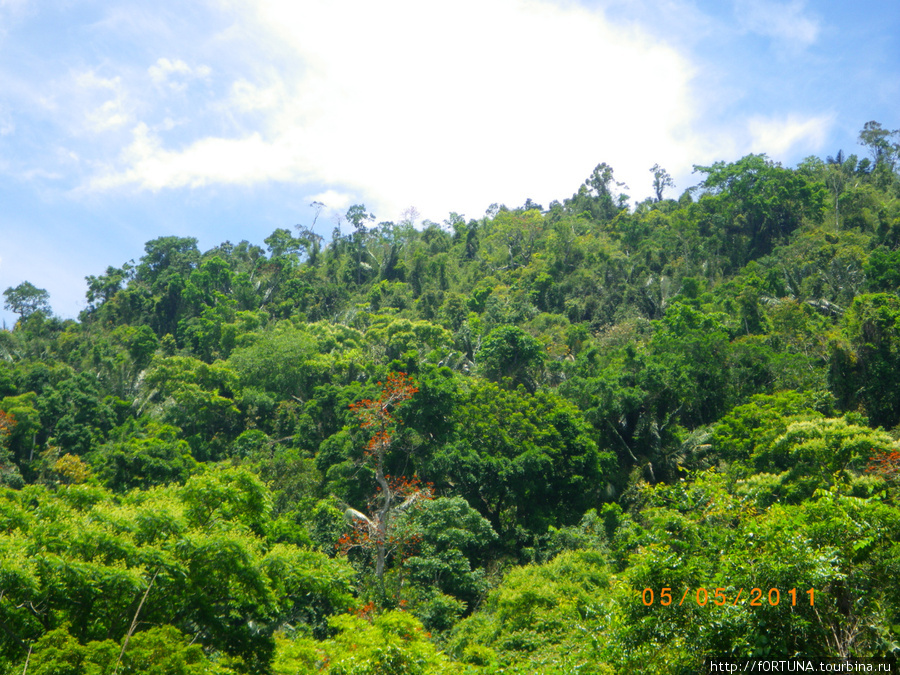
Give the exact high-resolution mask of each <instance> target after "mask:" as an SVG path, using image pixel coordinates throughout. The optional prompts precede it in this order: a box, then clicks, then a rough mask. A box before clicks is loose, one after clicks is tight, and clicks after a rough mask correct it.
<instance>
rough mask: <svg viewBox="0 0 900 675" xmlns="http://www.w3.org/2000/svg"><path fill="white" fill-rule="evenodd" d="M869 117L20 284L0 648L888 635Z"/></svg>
mask: <svg viewBox="0 0 900 675" xmlns="http://www.w3.org/2000/svg"><path fill="white" fill-rule="evenodd" d="M860 144H861V145H860V148H859V151H860V154H859V155H855V154H851V155H846V156H845V155H844V153H843V152H838V153H837V155H836V156H835V157H827V158H817V157H810V158H808V159H807V160H805V161H804V162H802V163H801V164H799V165H798V166H796V167H793V168H788V167H785V166H781V165H780V164H778V163H776V162H773V161H771V160H770V159H769V158H767V157H766V156H765V155H748V156H746V157H744V158H742V159H740V160H738V161H736V162H716V163H715V164H713V165H711V166H697V167H695V169H696V175H697V177H698V184H697V185H695V186H693V187H690V188H689V189H687V190H684V191H683V192H682V193H681V195H680V197H678V198H677V199H673V198H669V196H668V195H671V194H674V185H673V182H672V179H671V177H670V176H669V174H668V173H667V172H666V171H665V169H663V168H662V167H659V166H654V167H653V168H652V169H651V170H650V171H651V172H652V174H653V178H654V188H655V195H654V196H653V197H652V198H650V199H647V200H645V201H643V202H641V203H638V204H636V205H635V204H633V203H631V202H630V198H629V197H628V196H627V195H626V194H625V193H624V189H625V188H624V186H622V185H621V184H620V183H618V182H617V181H616V179H615V175H614V171H613V168H612V167H610V166H607V165H606V164H600V165H599V166H597V168H596V169H595V170H594V171H593V173H592V174H591V175H590V176H588V177H587V179H586V180H585V182H584V183H583V184H582V185H581V186H573V187H574V188H576V189H575V191H574V193H573V194H572V195H571V196H570V197H568V198H565V199H562V200H561V201H554V202H553V203H551V204H549V205H541V204H535V203H533V202H531V200H529V201H528V202H526V204H524V205H523V206H520V207H515V208H513V207H507V206H498V205H494V206H492V207H491V208H490V209H489V210H488V212H487V213H486V214H485V216H484V217H483V218H480V219H470V220H466V219H464V218H463V217H460V216H458V215H457V214H450V215H449V217H448V218H447V220H446V221H444V222H442V223H434V222H428V221H426V222H425V223H422V224H417V223H415V222H414V221H413V220H412V219H411V218H410V219H407V220H405V221H403V222H378V219H377V217H376V216H375V215H373V214H371V213H369V212H368V210H367V209H366V207H365V206H364V205H362V204H357V205H354V206H352V207H351V208H350V209H349V210H348V211H347V213H346V215H345V216H344V218H343V223H337V224H335V227H334V231H333V233H332V235H331V238H330V240H326V239H324V238H323V237H321V236H320V235H319V234H317V233H316V230H321V223H318V224H316V223H312V224H309V225H303V226H297V227H296V228H290V227H287V226H286V227H285V228H282V229H277V230H276V231H275V232H273V233H272V234H271V236H269V237H268V238H266V239H265V240H264V241H263V242H257V243H251V242H248V241H241V242H239V243H232V242H227V241H226V242H222V243H221V244H220V245H218V246H216V247H215V248H213V249H211V250H208V251H201V250H199V249H198V247H197V240H196V239H193V238H190V237H180V236H165V237H160V238H157V239H154V240H152V241H149V242H147V244H146V247H145V254H144V256H143V257H142V258H140V260H137V261H127V262H121V261H119V262H118V263H116V264H111V265H110V266H109V267H107V269H106V270H105V271H100V270H98V273H97V274H96V276H90V277H88V278H87V297H86V300H87V303H88V305H87V309H86V310H85V311H84V312H83V313H82V314H81V316H80V317H79V320H77V321H75V320H63V319H61V318H58V317H56V316H54V314H53V311H52V308H51V304H50V298H49V297H48V294H47V292H46V291H44V290H43V289H41V288H40V283H41V280H40V279H32V280H30V281H29V282H24V283H22V284H20V285H18V286H16V287H10V288H8V289H6V291H5V292H4V294H3V295H4V299H5V302H6V307H7V308H8V309H9V310H11V311H13V312H15V313H16V314H17V315H18V317H19V318H18V321H17V322H16V324H15V326H14V327H13V328H12V330H5V331H2V332H0V672H2V673H17V674H18V673H23V672H27V673H28V674H29V675H43V674H51V673H53V674H63V673H65V674H72V675H76V674H77V675H81V674H84V675H88V674H95V673H104V674H107V673H146V674H159V675H163V674H169V673H177V674H185V675H187V674H191V675H192V674H200V673H216V674H221V675H225V674H229V673H271V674H277V675H288V674H294V673H328V674H332V675H338V674H342V675H349V674H357V675H362V674H368V673H372V674H375V673H377V674H379V675H391V674H395V675H400V674H408V673H409V674H411V673H445V672H446V673H472V674H476V673H501V672H503V673H575V672H578V673H695V672H698V669H699V668H700V666H701V665H702V663H703V659H704V657H706V656H711V655H719V656H742V657H750V656H756V657H763V656H773V657H774V656H777V657H781V658H783V657H788V656H797V655H809V656H832V657H843V656H860V657H862V656H880V657H890V656H894V657H895V656H896V655H897V654H898V652H900V584H898V583H897V579H898V578H900V543H898V542H900V509H898V480H900V440H898V439H900V387H898V382H900V294H898V293H900V173H898V172H900V131H893V132H891V131H890V130H888V129H886V128H884V127H882V125H881V124H879V123H877V122H870V123H868V124H866V126H865V128H864V129H863V130H862V132H861V133H860ZM448 189H451V188H449V187H448ZM111 262H115V261H111ZM679 599H680V602H679Z"/></svg>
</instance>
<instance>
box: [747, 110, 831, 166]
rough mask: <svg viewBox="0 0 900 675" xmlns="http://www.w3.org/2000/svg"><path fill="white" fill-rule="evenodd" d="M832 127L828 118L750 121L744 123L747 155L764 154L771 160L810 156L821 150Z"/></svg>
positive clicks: (795, 117) (753, 119) (759, 119)
mask: <svg viewBox="0 0 900 675" xmlns="http://www.w3.org/2000/svg"><path fill="white" fill-rule="evenodd" d="M833 123H834V120H833V119H832V117H831V116H829V115H822V116H817V117H806V118H803V117H800V116H798V115H789V116H787V117H780V118H771V117H753V118H751V119H750V120H749V121H748V123H747V130H748V132H749V135H750V141H749V148H748V151H750V152H764V153H766V154H768V155H770V156H772V157H776V158H777V157H779V156H785V155H787V154H788V153H791V152H797V151H801V152H813V151H818V150H820V149H821V147H822V145H823V144H824V142H825V138H826V137H827V135H828V132H829V130H830V128H831V126H832V124H833Z"/></svg>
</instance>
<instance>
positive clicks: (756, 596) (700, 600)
mask: <svg viewBox="0 0 900 675" xmlns="http://www.w3.org/2000/svg"><path fill="white" fill-rule="evenodd" d="M692 590H693V589H691V588H686V589H685V590H684V593H683V594H682V596H681V600H680V601H679V602H678V603H677V606H679V607H680V606H681V605H683V604H684V603H685V601H687V602H688V603H690V602H696V603H697V604H698V605H699V606H701V607H705V606H706V605H707V604H710V602H711V603H712V604H714V605H719V606H721V605H727V604H731V605H737V604H748V605H750V606H751V607H762V606H763V605H770V606H772V607H775V606H776V605H778V604H779V603H780V602H781V591H779V590H778V589H777V588H770V589H769V592H768V593H766V592H765V591H763V590H762V589H761V588H751V589H750V590H749V591H747V592H745V591H744V589H743V588H741V589H739V590H738V591H737V593H735V594H734V595H733V596H731V597H729V594H728V593H727V592H726V591H729V589H727V588H716V589H715V590H707V589H705V588H702V587H701V588H698V589H696V591H695V592H694V593H691V591H692ZM730 592H731V593H734V589H731V591H730ZM785 595H786V596H787V597H785V602H787V601H788V600H790V603H791V606H792V607H796V606H797V602H798V597H799V601H800V602H801V603H802V604H806V598H804V597H803V596H804V595H808V596H809V606H810V607H813V606H814V605H815V602H816V592H815V589H814V588H810V589H809V590H808V591H798V590H797V589H796V588H792V589H791V590H789V591H787V592H786V593H785ZM689 596H690V597H689ZM641 601H642V602H643V603H644V604H645V605H647V606H648V607H649V606H651V605H653V604H656V603H658V604H660V605H662V606H663V607H668V606H669V605H671V604H673V597H672V589H671V588H665V587H664V588H661V589H660V591H659V599H658V600H657V598H656V593H655V592H654V590H653V589H652V588H645V589H644V590H643V592H642V593H641Z"/></svg>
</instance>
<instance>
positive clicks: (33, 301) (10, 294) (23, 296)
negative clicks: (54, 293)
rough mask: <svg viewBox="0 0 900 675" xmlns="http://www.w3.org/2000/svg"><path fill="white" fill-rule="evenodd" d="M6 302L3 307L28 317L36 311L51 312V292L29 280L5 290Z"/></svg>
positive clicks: (24, 317) (25, 317)
mask: <svg viewBox="0 0 900 675" xmlns="http://www.w3.org/2000/svg"><path fill="white" fill-rule="evenodd" d="M3 297H4V298H6V302H5V303H4V304H3V308H4V309H6V310H9V311H10V312H13V313H15V314H18V315H19V316H20V317H22V318H23V319H27V318H28V317H29V316H31V315H32V314H34V313H35V312H43V313H44V314H50V303H49V302H48V300H49V299H50V294H49V293H48V292H47V291H45V290H44V289H43V288H38V287H37V286H35V285H34V284H32V283H31V282H29V281H23V282H22V283H21V284H19V285H18V286H16V287H15V288H12V287H10V288H7V289H6V290H5V291H3Z"/></svg>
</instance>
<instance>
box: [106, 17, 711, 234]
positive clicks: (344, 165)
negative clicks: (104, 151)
mask: <svg viewBox="0 0 900 675" xmlns="http://www.w3.org/2000/svg"><path fill="white" fill-rule="evenodd" d="M235 11H240V10H235ZM348 17H352V21H351V20H348ZM236 25H239V26H241V31H242V32H243V35H244V36H246V38H247V42H246V43H245V44H244V45H243V46H242V47H241V48H242V49H244V50H245V55H246V62H247V64H248V66H247V70H248V71H251V72H255V73H256V75H251V76H242V77H236V78H235V81H234V84H233V85H232V87H231V89H230V91H229V93H228V95H227V96H226V98H225V101H224V103H223V105H224V106H225V107H226V108H227V109H226V110H225V111H224V112H223V117H224V116H226V115H229V116H235V115H236V116H238V117H240V116H241V115H246V114H249V113H253V115H254V121H253V124H249V125H247V124H243V125H237V126H236V128H243V129H245V131H243V132H239V133H235V134H234V137H224V136H225V135H224V134H223V135H222V136H220V137H209V138H203V139H199V140H196V141H195V142H193V143H190V144H188V145H186V146H184V147H182V148H181V149H170V148H167V147H165V146H164V145H163V143H162V141H161V140H160V139H159V138H158V137H156V136H154V135H153V134H152V133H151V132H150V131H149V127H148V126H146V125H138V126H137V127H135V128H134V138H133V142H132V144H131V145H130V146H129V147H128V148H127V150H126V151H125V152H124V153H123V155H122V157H121V158H120V162H119V163H118V164H117V165H115V166H108V167H107V169H106V170H105V171H104V172H103V173H102V174H101V175H98V176H95V177H94V179H93V180H92V182H91V186H92V187H93V188H95V189H105V188H112V187H115V186H122V185H133V186H136V187H139V188H142V189H151V190H158V189H162V188H168V187H185V186H190V187H196V186H201V185H208V184H211V183H227V184H241V185H252V184H255V183H260V182H264V181H273V180H275V181H309V182H312V183H317V184H320V185H330V186H334V187H335V189H337V190H339V191H340V192H342V193H344V194H351V193H352V194H354V195H356V197H355V198H354V200H355V201H366V202H367V203H368V204H369V205H370V208H371V209H373V210H376V214H377V215H378V217H379V218H396V217H398V216H399V214H400V212H401V211H402V209H403V208H405V207H406V206H407V205H408V204H409V203H411V202H412V203H415V204H417V205H418V206H419V208H420V209H421V211H422V214H423V216H424V217H427V218H432V219H438V220H439V219H441V218H443V217H444V216H445V215H446V214H447V213H448V212H449V211H450V210H455V211H458V212H464V213H466V214H467V215H470V216H478V215H480V214H481V213H482V212H483V211H484V209H485V207H486V206H487V205H488V204H489V203H491V202H495V201H501V202H502V201H505V202H507V203H509V205H516V204H520V203H522V202H524V200H525V198H526V197H531V198H533V199H535V200H536V201H540V202H542V203H544V204H545V205H546V204H547V203H548V202H549V201H550V200H552V199H556V198H565V197H567V196H569V195H570V194H571V193H572V192H574V191H575V190H576V189H577V187H578V185H579V184H580V183H581V181H582V180H584V178H585V177H587V176H588V175H589V174H590V172H591V170H592V169H593V167H594V166H595V165H596V164H598V163H599V162H601V161H606V162H609V163H610V164H612V165H613V166H614V167H615V169H616V172H617V177H619V178H620V179H624V180H626V181H627V182H628V183H629V184H630V185H631V186H632V188H633V190H635V194H638V193H642V192H646V193H649V183H650V175H649V172H648V171H647V169H648V168H649V167H650V166H651V165H652V164H653V163H655V162H659V163H661V164H663V165H665V166H667V168H669V170H670V171H671V172H673V173H675V172H677V171H679V170H683V169H686V168H687V166H688V161H689V159H691V160H695V159H696V156H694V155H692V153H691V152H690V151H688V150H687V148H688V147H689V146H690V145H691V143H692V142H693V140H692V135H691V132H690V125H691V122H692V115H693V112H692V106H693V102H694V99H693V97H692V93H691V91H690V82H691V77H692V70H691V66H690V64H689V63H688V62H687V60H686V59H685V58H684V57H683V56H682V55H680V54H679V53H678V52H676V51H675V50H673V49H672V48H669V47H667V46H666V45H664V44H661V43H659V42H658V41H655V40H652V39H650V38H648V37H647V36H645V35H643V34H642V33H640V32H639V31H638V30H636V29H632V28H627V29H623V28H621V27H616V26H614V25H612V24H610V23H609V22H607V21H606V20H605V19H604V17H603V15H602V14H601V13H600V12H598V11H591V10H588V9H585V8H581V7H578V6H576V5H570V4H565V5H558V4H553V3H551V2H548V1H546V0H542V1H538V0H497V1H496V2H491V3H484V2H481V1H475V0H460V1H459V2H457V3H454V4H453V5H452V8H451V6H448V5H435V4H434V3H422V2H418V1H413V0H385V1H384V2H380V3H372V2H368V1H365V0H349V1H348V2H343V3H333V2H324V1H319V0H309V1H306V2H303V3H296V2H293V1H287V0H258V1H257V2H255V3H254V4H253V11H252V12H249V13H247V14H239V15H238V17H237V18H236ZM263 43H264V44H263ZM232 46H234V45H232ZM261 53H262V54H265V58H266V59H268V60H267V61H265V62H259V61H258V60H254V59H259V58H260V57H259V54H261ZM273 55H274V56H273ZM197 73H198V70H197V69H195V68H191V67H190V66H188V65H187V64H186V63H185V62H184V61H180V60H177V59H175V60H170V59H160V60H159V61H157V63H156V65H155V66H153V67H151V69H150V74H151V77H153V78H154V79H155V81H157V82H159V83H169V82H170V80H171V79H172V78H175V77H189V76H193V75H196V74H197ZM259 115H262V116H263V117H262V121H259ZM645 184H646V185H645ZM642 188H644V189H642Z"/></svg>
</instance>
